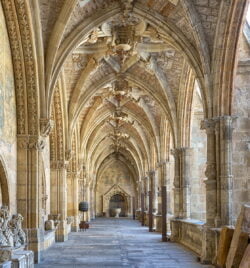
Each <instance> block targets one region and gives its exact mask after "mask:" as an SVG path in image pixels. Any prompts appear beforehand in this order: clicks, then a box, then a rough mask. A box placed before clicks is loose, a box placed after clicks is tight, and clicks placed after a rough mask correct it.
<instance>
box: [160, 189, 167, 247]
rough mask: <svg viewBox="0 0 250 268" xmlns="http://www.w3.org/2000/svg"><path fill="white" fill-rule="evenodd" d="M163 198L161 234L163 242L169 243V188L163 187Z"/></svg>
mask: <svg viewBox="0 0 250 268" xmlns="http://www.w3.org/2000/svg"><path fill="white" fill-rule="evenodd" d="M161 198H162V208H161V219H162V223H161V233H162V241H163V242H166V241H167V187H166V186H162V187H161Z"/></svg>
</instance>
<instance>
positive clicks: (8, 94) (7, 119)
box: [0, 3, 17, 213]
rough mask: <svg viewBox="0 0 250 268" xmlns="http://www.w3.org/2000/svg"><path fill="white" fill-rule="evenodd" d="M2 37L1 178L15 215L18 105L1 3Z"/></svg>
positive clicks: (0, 84) (0, 68) (0, 34)
mask: <svg viewBox="0 0 250 268" xmlns="http://www.w3.org/2000/svg"><path fill="white" fill-rule="evenodd" d="M0 37H1V38H0V48H1V49H0V59H1V61H0V161H1V164H2V166H3V167H4V170H5V172H1V174H0V176H1V180H4V179H5V178H4V177H6V178H7V182H8V188H9V198H10V204H6V205H9V206H10V210H11V212H12V213H14V212H15V211H16V172H17V171H16V166H17V154H16V103H15V87H14V75H13V66H12V58H11V50H10V44H9V39H8V33H7V30H6V24H5V18H4V14H3V9H2V5H1V3H0ZM4 173H5V174H4ZM0 187H1V188H3V189H1V190H2V191H3V192H5V193H6V191H8V189H6V186H3V183H2V181H1V186H0ZM0 202H1V200H0ZM0 205H1V204H0Z"/></svg>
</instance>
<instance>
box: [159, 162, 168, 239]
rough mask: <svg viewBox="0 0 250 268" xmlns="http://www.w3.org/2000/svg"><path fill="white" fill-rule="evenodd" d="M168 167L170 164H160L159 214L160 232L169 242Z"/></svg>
mask: <svg viewBox="0 0 250 268" xmlns="http://www.w3.org/2000/svg"><path fill="white" fill-rule="evenodd" d="M167 166H168V162H161V163H160V164H159V171H160V172H159V174H160V183H159V186H160V187H161V191H160V194H159V196H160V198H159V203H158V209H159V210H158V214H161V226H160V228H159V229H160V230H159V231H161V233H162V241H167ZM159 204H160V205H159Z"/></svg>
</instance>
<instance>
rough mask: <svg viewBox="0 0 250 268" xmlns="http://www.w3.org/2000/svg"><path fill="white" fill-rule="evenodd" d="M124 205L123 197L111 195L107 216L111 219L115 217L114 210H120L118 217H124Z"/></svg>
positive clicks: (125, 214)
mask: <svg viewBox="0 0 250 268" xmlns="http://www.w3.org/2000/svg"><path fill="white" fill-rule="evenodd" d="M126 203H127V202H126V199H125V197H124V196H123V195H121V194H115V195H113V196H112V197H111V198H110V201H109V211H110V214H109V215H110V216H111V217H115V215H116V212H115V209H117V208H120V209H121V213H120V217H126V216H127V214H128V211H127V210H128V209H127V204H126Z"/></svg>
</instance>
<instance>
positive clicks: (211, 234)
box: [201, 226, 216, 264]
mask: <svg viewBox="0 0 250 268" xmlns="http://www.w3.org/2000/svg"><path fill="white" fill-rule="evenodd" d="M215 249H216V232H215V231H214V230H213V228H212V227H209V226H204V227H203V230H202V252H201V263H202V264H212V263H214V261H215V257H216V252H215Z"/></svg>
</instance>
